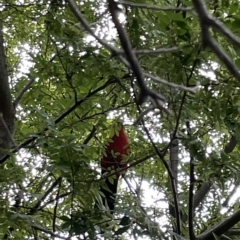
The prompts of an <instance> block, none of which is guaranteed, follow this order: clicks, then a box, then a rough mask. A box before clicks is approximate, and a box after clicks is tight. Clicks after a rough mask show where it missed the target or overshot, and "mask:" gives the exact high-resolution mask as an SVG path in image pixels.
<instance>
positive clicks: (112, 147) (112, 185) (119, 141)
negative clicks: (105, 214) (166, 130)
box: [100, 126, 129, 214]
mask: <svg viewBox="0 0 240 240" xmlns="http://www.w3.org/2000/svg"><path fill="white" fill-rule="evenodd" d="M105 149H106V153H105V154H104V155H103V157H102V158H101V175H102V176H104V175H105V174H106V173H108V174H109V173H110V170H114V171H116V170H117V169H119V168H125V167H127V166H128V164H127V162H125V161H124V162H122V160H123V158H124V156H127V155H128V154H129V143H128V139H127V136H126V133H125V131H124V129H123V126H121V128H120V130H118V131H117V132H116V133H115V134H114V136H113V137H112V138H111V140H110V141H109V142H108V143H107V144H106V145H105ZM119 177H120V173H116V174H115V176H111V181H110V180H109V179H108V178H106V179H105V187H103V186H101V188H100V192H102V194H103V196H101V198H102V202H103V204H104V205H105V206H106V205H107V206H108V208H109V210H110V213H111V214H113V212H114V207H115V200H116V193H117V187H118V180H119ZM106 186H107V187H106Z"/></svg>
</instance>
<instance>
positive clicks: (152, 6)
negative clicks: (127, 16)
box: [117, 1, 193, 11]
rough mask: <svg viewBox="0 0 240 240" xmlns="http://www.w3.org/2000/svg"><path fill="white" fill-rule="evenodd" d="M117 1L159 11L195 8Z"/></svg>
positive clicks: (125, 4) (190, 8)
mask: <svg viewBox="0 0 240 240" xmlns="http://www.w3.org/2000/svg"><path fill="white" fill-rule="evenodd" d="M117 3H119V4H122V5H124V6H129V7H136V8H145V9H151V10H156V11H159V10H160V11H191V10H193V8H192V7H160V6H155V5H149V4H142V3H134V2H125V1H118V2H117Z"/></svg>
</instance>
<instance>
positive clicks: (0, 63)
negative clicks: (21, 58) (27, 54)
mask: <svg viewBox="0 0 240 240" xmlns="http://www.w3.org/2000/svg"><path fill="white" fill-rule="evenodd" d="M2 30H3V25H2V20H1V19H0V159H2V157H3V156H4V155H5V151H3V149H9V148H11V146H12V135H13V132H14V107H13V104H12V98H11V93H10V87H9V82H8V73H7V63H6V56H5V53H4V41H3V31H2Z"/></svg>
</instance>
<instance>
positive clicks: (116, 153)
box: [101, 128, 129, 169]
mask: <svg viewBox="0 0 240 240" xmlns="http://www.w3.org/2000/svg"><path fill="white" fill-rule="evenodd" d="M105 148H106V154H105V155H104V156H103V158H102V161H101V166H102V168H105V169H107V168H109V167H114V168H118V167H126V166H127V163H126V162H125V161H124V163H121V162H122V160H123V158H124V155H128V150H129V145H128V139H127V136H126V134H125V132H124V130H123V128H121V129H120V130H119V132H118V134H115V135H114V136H113V137H112V140H111V141H110V142H109V143H107V144H106V146H105Z"/></svg>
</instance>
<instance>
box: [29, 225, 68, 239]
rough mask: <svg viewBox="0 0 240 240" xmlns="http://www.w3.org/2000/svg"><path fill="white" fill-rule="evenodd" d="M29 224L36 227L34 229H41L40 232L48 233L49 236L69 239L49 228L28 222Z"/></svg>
mask: <svg viewBox="0 0 240 240" xmlns="http://www.w3.org/2000/svg"><path fill="white" fill-rule="evenodd" d="M30 226H31V227H32V228H34V229H36V230H39V231H41V232H44V233H47V234H49V235H50V236H51V237H54V238H59V239H65V240H67V239H69V238H67V237H62V236H61V235H59V234H56V233H54V232H52V231H51V230H49V229H45V228H42V227H40V226H37V225H35V224H30Z"/></svg>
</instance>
